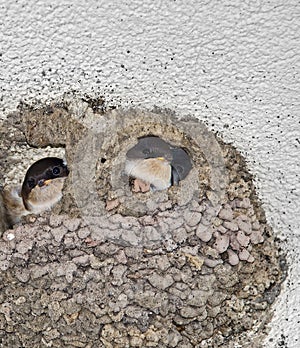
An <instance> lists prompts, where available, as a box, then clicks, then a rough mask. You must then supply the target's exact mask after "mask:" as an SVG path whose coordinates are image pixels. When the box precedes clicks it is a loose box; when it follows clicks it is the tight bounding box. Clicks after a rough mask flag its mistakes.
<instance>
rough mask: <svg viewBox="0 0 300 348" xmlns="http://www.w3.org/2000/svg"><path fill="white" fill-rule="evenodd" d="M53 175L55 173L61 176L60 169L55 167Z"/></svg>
mask: <svg viewBox="0 0 300 348" xmlns="http://www.w3.org/2000/svg"><path fill="white" fill-rule="evenodd" d="M52 173H53V174H54V175H59V173H60V169H59V168H58V167H54V168H53V169H52Z"/></svg>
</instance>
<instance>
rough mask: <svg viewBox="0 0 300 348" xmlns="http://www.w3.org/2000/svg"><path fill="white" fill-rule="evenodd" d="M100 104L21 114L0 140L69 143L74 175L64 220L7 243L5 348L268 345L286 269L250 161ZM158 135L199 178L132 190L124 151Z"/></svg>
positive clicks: (27, 225)
mask: <svg viewBox="0 0 300 348" xmlns="http://www.w3.org/2000/svg"><path fill="white" fill-rule="evenodd" d="M94 104H95V101H93V102H91V101H87V102H86V101H82V100H76V101H71V102H66V103H65V104H64V105H51V106H47V107H44V108H30V107H28V106H23V107H21V108H20V110H19V111H18V112H16V113H15V114H12V115H10V117H9V118H8V120H7V121H6V123H5V125H4V126H3V125H2V128H1V131H2V134H1V142H2V144H4V142H5V141H6V140H5V139H6V138H4V136H3V134H4V130H5V132H7V128H8V127H9V129H10V134H11V139H10V143H14V144H15V145H16V146H17V147H18V146H19V145H20V144H26V146H31V147H33V148H45V147H46V146H51V147H58V148H60V147H64V148H65V151H66V159H67V162H68V165H69V167H70V170H71V174H70V176H69V178H68V179H67V181H66V185H65V189H64V198H63V201H62V202H61V203H60V204H59V205H58V206H56V207H55V209H54V211H52V212H51V213H50V212H49V213H44V214H42V215H41V216H39V217H36V218H35V217H29V218H27V220H26V221H24V222H23V223H22V224H21V225H20V226H16V228H15V229H14V230H9V231H6V232H5V233H4V234H3V236H2V239H1V241H0V244H1V246H0V250H1V258H0V268H1V275H0V277H1V282H0V284H1V293H0V342H1V344H2V346H3V347H28V348H29V347H30V348H32V347H90V348H92V347H95V348H96V347H97V348H99V347H114V348H115V347H122V348H123V347H185V348H186V347H218V346H220V347H236V346H241V347H247V346H248V345H249V347H261V346H262V339H263V337H264V334H265V331H266V323H267V322H268V320H269V319H270V315H271V311H270V306H271V304H272V303H273V302H274V300H275V298H276V296H277V295H278V293H279V291H280V284H281V282H282V280H283V278H284V275H285V267H284V265H285V263H284V259H283V258H282V256H281V255H280V248H279V246H278V245H277V243H276V241H275V239H274V236H273V233H272V231H271V229H270V228H269V227H268V225H267V223H266V219H265V215H264V212H263V210H262V208H261V206H260V203H259V201H258V199H257V196H256V193H255V189H254V186H253V181H252V179H253V178H252V176H251V174H249V172H248V170H247V168H246V165H245V161H244V159H243V158H242V156H241V155H240V154H239V153H238V152H237V150H236V149H234V148H233V147H232V146H231V145H228V144H224V143H223V142H222V141H221V140H220V139H217V138H216V137H215V135H214V134H212V133H211V132H209V131H208V130H207V129H206V128H205V127H204V126H203V125H202V124H201V123H199V122H197V121H195V120H192V119H178V118H177V117H176V116H175V115H173V114H172V113H170V112H165V111H164V112H162V111H159V110H155V111H153V112H148V111H147V112H146V111H141V110H129V111H119V110H113V111H107V112H99V108H97V109H95V108H94V107H93V105H94ZM97 105H98V104H97ZM148 135H154V136H159V137H161V138H162V139H164V140H165V141H167V142H169V143H171V144H173V145H174V146H181V147H183V148H185V149H187V152H188V153H189V155H190V157H191V160H192V163H193V168H192V170H191V172H190V173H189V175H188V176H187V177H186V178H185V179H184V180H183V181H181V182H180V184H179V185H178V186H174V187H171V188H169V189H168V190H164V191H157V192H146V193H134V192H132V190H131V186H130V182H129V178H128V177H127V176H126V175H125V174H124V163H125V159H126V153H127V151H128V150H129V149H130V148H131V147H132V146H133V145H134V144H136V142H137V139H138V137H143V136H148ZM2 148H3V149H4V148H5V147H2ZM0 157H1V154H0ZM4 157H5V159H6V162H5V163H6V166H5V169H6V170H8V168H9V166H10V165H11V166H12V165H13V162H12V159H13V158H14V157H13V153H12V150H10V149H9V147H8V146H6V150H5V155H4V154H3V153H2V158H4ZM29 164H30V163H28V165H29ZM24 171H25V169H24ZM1 174H3V173H1Z"/></svg>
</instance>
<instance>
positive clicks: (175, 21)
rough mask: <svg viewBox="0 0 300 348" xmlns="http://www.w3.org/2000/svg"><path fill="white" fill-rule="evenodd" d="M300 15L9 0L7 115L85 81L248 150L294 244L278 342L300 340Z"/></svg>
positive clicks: (216, 4)
mask: <svg viewBox="0 0 300 348" xmlns="http://www.w3.org/2000/svg"><path fill="white" fill-rule="evenodd" d="M299 14H300V6H299V3H298V1H296V0H287V1H284V0H281V1H278V0H275V1H269V2H267V1H259V0H258V1H256V0H254V1H222V2H221V1H218V0H213V1H196V0H195V1H191V0H188V1H168V0H167V1H166V0H165V1H162V0H161V1H159V0H151V1H145V0H135V1H118V2H114V1H92V0H88V1H86V2H82V1H67V0H63V1H61V0H54V1H51V2H50V1H28V0H27V1H25V0H20V1H12V0H5V1H4V0H0V91H1V92H0V107H1V111H0V118H4V117H5V116H6V115H7V114H8V113H9V111H11V110H14V109H15V108H16V106H17V104H18V103H19V101H20V100H27V101H32V100H34V99H41V100H44V101H49V100H50V99H52V98H56V97H60V96H61V95H62V94H63V93H64V92H69V91H70V90H73V89H75V90H77V91H79V92H80V93H89V94H95V95H103V96H105V98H106V100H109V101H111V103H112V104H116V105H123V106H128V105H133V106H140V107H146V108H152V107H153V106H155V105H156V106H159V107H162V108H170V109H172V110H175V111H176V112H177V113H178V114H179V115H194V116H196V117H198V118H199V119H201V120H203V121H204V122H205V123H206V124H207V125H208V126H209V128H210V129H212V130H215V131H218V132H220V134H221V136H222V137H223V138H224V140H225V141H229V142H232V143H233V144H234V145H235V146H236V147H237V148H238V149H239V150H240V151H241V152H242V153H243V154H244V155H245V156H246V158H247V160H248V163H249V168H250V170H251V172H252V173H254V174H255V176H256V184H257V187H258V190H259V194H260V197H261V198H262V201H263V203H264V208H265V210H266V213H267V217H268V220H269V222H270V224H271V225H272V227H273V228H274V230H275V231H276V232H277V233H278V235H279V236H281V237H282V238H283V239H285V240H286V242H285V247H286V249H287V250H288V253H289V254H288V261H289V264H290V274H289V279H288V281H287V282H286V284H285V290H284V292H283V293H282V295H281V297H280V299H279V301H278V303H277V308H276V314H275V317H274V319H273V321H272V323H271V333H270V335H269V339H270V340H271V341H269V339H268V340H267V341H266V344H265V346H266V347H288V348H293V347H299V345H300V339H299V331H300V330H299V329H300V324H299V320H300V316H299V302H300V288H299V284H300V280H299V273H300V266H299V250H300V249H299V247H300V241H299V234H300V221H299V220H300V218H299V210H300V207H299V196H300V182H299V173H300V170H299V167H300V155H299V147H300V116H299V103H298V95H299V76H298V74H299V71H298V70H299V47H300V42H299ZM297 68H298V69H297ZM297 87H298V90H297ZM297 92H298V93H297Z"/></svg>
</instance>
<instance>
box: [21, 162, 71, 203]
mask: <svg viewBox="0 0 300 348" xmlns="http://www.w3.org/2000/svg"><path fill="white" fill-rule="evenodd" d="M68 174H69V170H68V167H67V165H66V163H65V162H64V161H63V160H62V159H61V158H57V157H46V158H42V159H40V160H38V161H37V162H35V163H33V164H32V165H31V166H30V167H29V169H28V170H27V173H26V175H25V179H24V181H23V185H22V189H21V196H22V199H23V203H24V206H25V208H26V209H27V210H30V208H29V205H28V199H29V198H30V195H31V193H32V192H33V191H39V190H41V191H42V190H43V188H45V187H47V186H49V185H51V184H52V183H53V182H55V180H56V179H59V178H65V177H67V176H68Z"/></svg>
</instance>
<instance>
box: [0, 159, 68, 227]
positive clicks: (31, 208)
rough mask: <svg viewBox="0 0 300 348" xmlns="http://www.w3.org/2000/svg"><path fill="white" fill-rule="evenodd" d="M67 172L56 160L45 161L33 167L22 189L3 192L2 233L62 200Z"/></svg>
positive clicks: (7, 189)
mask: <svg viewBox="0 0 300 348" xmlns="http://www.w3.org/2000/svg"><path fill="white" fill-rule="evenodd" d="M68 174H69V170H68V168H67V165H66V164H65V162H64V161H63V160H62V159H60V158H57V157H46V158H42V159H40V160H39V161H37V162H35V163H33V164H32V165H31V166H30V167H29V169H28V170H27V172H26V175H25V178H24V181H23V185H22V187H13V188H5V189H4V190H2V192H1V201H2V202H0V204H2V208H1V210H0V214H2V215H1V217H2V220H3V221H2V225H3V227H2V226H1V227H2V230H3V229H4V228H8V227H11V226H13V225H14V224H15V223H17V222H19V221H20V220H21V218H22V216H25V215H28V214H39V213H41V212H43V211H45V210H48V209H50V208H51V207H52V206H53V205H54V204H56V203H57V202H58V201H59V200H60V199H61V197H62V188H63V184H64V180H65V178H66V177H67V176H68Z"/></svg>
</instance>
